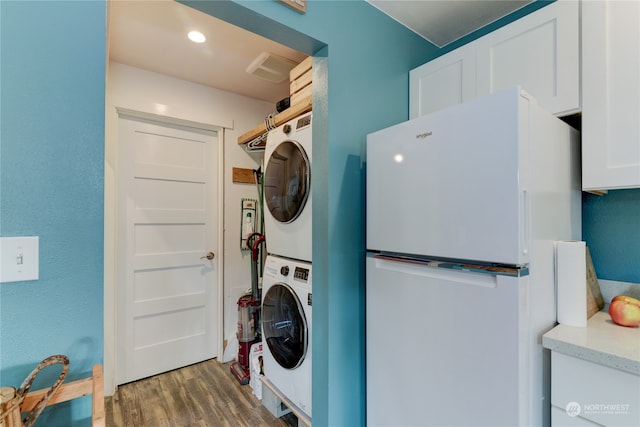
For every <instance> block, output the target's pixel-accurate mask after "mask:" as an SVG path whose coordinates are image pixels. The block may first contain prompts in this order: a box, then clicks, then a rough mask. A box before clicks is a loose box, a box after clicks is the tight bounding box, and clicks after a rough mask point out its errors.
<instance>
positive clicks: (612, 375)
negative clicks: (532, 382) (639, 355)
mask: <svg viewBox="0 0 640 427" xmlns="http://www.w3.org/2000/svg"><path fill="white" fill-rule="evenodd" d="M551 404H552V405H553V406H554V407H556V408H561V409H566V408H567V406H568V405H570V404H571V405H573V407H574V410H573V412H572V413H573V414H575V415H578V416H580V417H581V418H584V419H587V420H590V421H593V422H595V423H597V424H598V425H603V426H640V376H638V375H634V374H631V373H629V372H623V371H620V370H618V369H614V368H610V367H608V366H603V365H598V364H595V363H592V362H588V361H586V360H583V359H578V358H575V357H571V356H567V355H565V354H561V353H558V352H555V351H554V352H552V353H551ZM556 415H557V413H556Z"/></svg>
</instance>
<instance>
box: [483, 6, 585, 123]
mask: <svg viewBox="0 0 640 427" xmlns="http://www.w3.org/2000/svg"><path fill="white" fill-rule="evenodd" d="M579 12H580V11H579V2H577V1H574V0H568V1H564V0H560V1H557V2H554V3H552V4H550V5H549V6H545V7H543V8H542V9H539V10H537V11H535V12H533V13H531V14H530V15H527V16H525V17H523V18H522V19H519V20H517V21H514V22H512V23H511V24H509V25H507V26H505V27H502V28H500V29H498V30H496V31H494V32H493V33H489V34H487V35H486V36H484V37H482V38H480V39H478V40H477V57H476V61H477V64H476V66H477V94H478V96H481V95H488V94H490V93H494V92H496V91H500V90H502V89H506V88H509V87H511V86H516V85H520V86H522V88H523V89H524V90H525V91H527V92H528V93H529V94H531V95H532V96H533V97H534V98H535V99H536V100H537V101H538V104H540V106H542V107H543V108H544V109H545V110H547V111H549V112H551V113H553V114H556V115H565V114H569V113H575V112H577V111H579V110H580V26H579V23H580V22H579V18H580V16H579V15H580V13H579Z"/></svg>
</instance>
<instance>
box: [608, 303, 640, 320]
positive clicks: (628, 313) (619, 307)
mask: <svg viewBox="0 0 640 427" xmlns="http://www.w3.org/2000/svg"><path fill="white" fill-rule="evenodd" d="M609 315H610V316H611V320H613V322H614V323H616V324H618V325H621V326H632V327H633V326H638V325H640V300H638V299H635V298H633V297H629V296H626V295H618V296H616V297H614V298H613V299H612V300H611V304H609Z"/></svg>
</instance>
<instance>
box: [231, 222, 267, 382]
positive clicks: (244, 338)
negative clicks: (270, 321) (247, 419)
mask: <svg viewBox="0 0 640 427" xmlns="http://www.w3.org/2000/svg"><path fill="white" fill-rule="evenodd" d="M264 242H265V238H264V236H263V235H262V234H260V233H252V234H251V235H249V237H248V238H247V246H248V247H250V248H251V293H246V294H244V295H242V296H241V297H240V298H239V299H238V330H237V337H238V360H237V361H233V362H232V363H231V365H230V367H229V369H230V370H231V373H232V374H233V376H234V377H236V379H237V380H238V382H239V383H240V384H241V385H245V384H248V383H249V379H250V377H251V375H250V371H249V366H250V360H249V353H250V351H251V346H252V345H253V344H255V343H257V342H260V340H261V338H262V336H261V333H260V301H261V295H260V291H259V289H258V260H259V259H260V245H261V244H263V243H264Z"/></svg>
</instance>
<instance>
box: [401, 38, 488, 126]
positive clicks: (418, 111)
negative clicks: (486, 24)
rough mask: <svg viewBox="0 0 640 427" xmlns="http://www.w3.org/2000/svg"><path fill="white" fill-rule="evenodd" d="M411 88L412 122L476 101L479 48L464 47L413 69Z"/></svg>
mask: <svg viewBox="0 0 640 427" xmlns="http://www.w3.org/2000/svg"><path fill="white" fill-rule="evenodd" d="M409 86H410V87H411V90H410V91H409V117H410V118H412V119H413V118H416V117H418V116H423V115H425V114H428V113H432V112H434V111H437V110H440V109H442V108H446V107H449V106H451V105H454V104H460V103H462V102H465V101H468V100H470V99H473V98H475V96H476V53H475V46H474V45H466V46H463V47H461V48H459V49H456V50H454V51H452V52H450V53H448V54H446V55H443V56H441V57H439V58H436V59H434V60H433V61H430V62H427V63H426V64H424V65H422V66H420V67H418V68H415V69H413V70H411V71H410V72H409Z"/></svg>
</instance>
